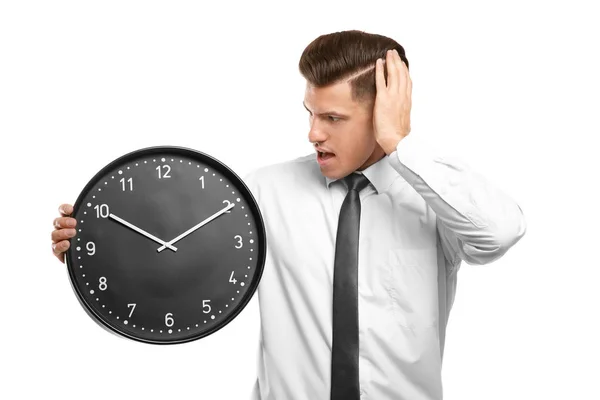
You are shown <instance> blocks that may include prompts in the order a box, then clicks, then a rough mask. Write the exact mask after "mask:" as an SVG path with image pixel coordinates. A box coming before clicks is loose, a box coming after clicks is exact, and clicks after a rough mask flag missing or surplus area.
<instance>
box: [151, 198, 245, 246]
mask: <svg viewBox="0 0 600 400" xmlns="http://www.w3.org/2000/svg"><path fill="white" fill-rule="evenodd" d="M234 206H235V203H230V204H229V205H228V206H227V207H225V208H223V209H222V210H220V211H218V212H216V213H214V214H213V215H211V216H210V217H208V218H206V219H205V220H204V221H202V222H200V223H199V224H197V225H194V226H192V227H191V228H190V229H188V230H187V231H185V232H183V233H182V234H181V235H179V236H177V237H176V238H175V239H173V240H171V241H169V242H167V243H164V244H163V245H162V246H161V247H159V248H158V249H157V250H156V251H158V252H161V251H163V250H164V249H165V248H166V247H167V246H169V245H171V244H173V243H175V242H177V241H179V240H181V239H183V238H184V237H186V236H187V235H189V234H190V233H192V232H194V231H195V230H196V229H199V228H201V227H203V226H204V225H206V224H208V223H209V222H210V221H212V220H213V219H215V218H217V217H218V216H219V215H221V214H223V213H225V212H227V211H228V210H229V209H230V208H233V207H234Z"/></svg>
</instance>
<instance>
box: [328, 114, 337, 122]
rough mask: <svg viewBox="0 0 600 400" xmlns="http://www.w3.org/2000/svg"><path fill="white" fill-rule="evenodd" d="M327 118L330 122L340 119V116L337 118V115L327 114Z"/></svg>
mask: <svg viewBox="0 0 600 400" xmlns="http://www.w3.org/2000/svg"><path fill="white" fill-rule="evenodd" d="M327 118H329V120H330V121H331V122H336V121H339V120H340V118H338V117H334V116H333V115H328V116H327Z"/></svg>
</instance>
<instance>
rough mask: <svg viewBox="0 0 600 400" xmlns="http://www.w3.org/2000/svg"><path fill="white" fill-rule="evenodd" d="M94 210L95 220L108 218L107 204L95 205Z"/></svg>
mask: <svg viewBox="0 0 600 400" xmlns="http://www.w3.org/2000/svg"><path fill="white" fill-rule="evenodd" d="M94 210H96V218H108V214H110V211H109V209H108V204H100V205H97V204H96V207H94Z"/></svg>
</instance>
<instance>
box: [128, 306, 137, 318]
mask: <svg viewBox="0 0 600 400" xmlns="http://www.w3.org/2000/svg"><path fill="white" fill-rule="evenodd" d="M135 305H136V303H129V304H127V307H131V312H130V313H129V318H131V316H132V315H133V310H135Z"/></svg>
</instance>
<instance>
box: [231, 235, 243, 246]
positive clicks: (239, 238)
mask: <svg viewBox="0 0 600 400" xmlns="http://www.w3.org/2000/svg"><path fill="white" fill-rule="evenodd" d="M233 238H234V239H237V241H238V244H239V245H240V247H238V246H235V248H236V249H241V248H242V247H243V246H244V244H243V243H242V237H241V236H240V235H235V236H234V237H233Z"/></svg>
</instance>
